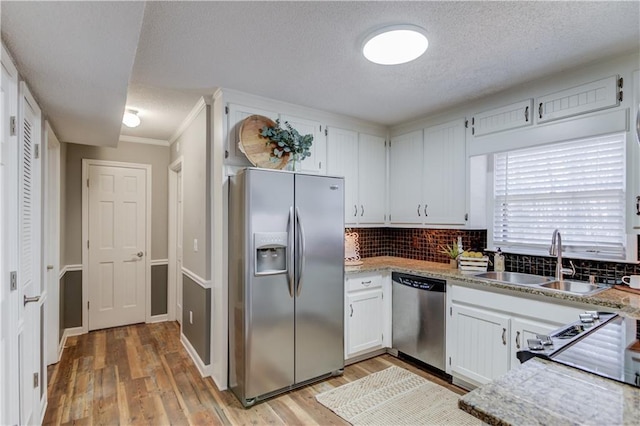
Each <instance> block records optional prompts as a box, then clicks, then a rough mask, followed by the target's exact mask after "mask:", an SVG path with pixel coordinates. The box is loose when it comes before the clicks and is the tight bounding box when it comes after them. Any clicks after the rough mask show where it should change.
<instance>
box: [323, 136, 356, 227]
mask: <svg viewBox="0 0 640 426" xmlns="http://www.w3.org/2000/svg"><path fill="white" fill-rule="evenodd" d="M327 134H328V136H327V173H328V174H329V175H332V176H344V222H345V225H352V224H356V223H357V221H358V214H359V210H358V133H357V132H354V131H353V130H345V129H340V128H337V127H329V128H328V129H327Z"/></svg>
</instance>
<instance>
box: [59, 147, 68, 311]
mask: <svg viewBox="0 0 640 426" xmlns="http://www.w3.org/2000/svg"><path fill="white" fill-rule="evenodd" d="M66 179H67V144H66V143H63V142H60V218H59V220H60V253H59V255H60V262H59V265H60V270H62V268H63V267H64V266H65V265H66V262H65V256H66V248H65V247H66V241H67V238H66V236H67V234H66V229H67V226H66V225H67V224H66V220H67V218H66V216H67V214H66V211H67V180H66ZM60 312H62V311H60Z"/></svg>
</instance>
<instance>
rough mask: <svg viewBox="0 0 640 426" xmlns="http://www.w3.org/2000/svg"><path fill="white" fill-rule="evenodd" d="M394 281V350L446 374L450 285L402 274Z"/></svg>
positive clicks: (394, 278)
mask: <svg viewBox="0 0 640 426" xmlns="http://www.w3.org/2000/svg"><path fill="white" fill-rule="evenodd" d="M391 279H392V283H393V284H392V285H393V289H392V290H393V298H392V300H393V311H392V312H393V313H392V317H393V322H392V324H393V325H392V327H393V330H392V331H393V335H392V346H393V349H395V350H397V351H398V352H399V353H401V354H405V355H409V356H410V357H412V358H415V359H417V360H419V361H422V362H424V363H426V364H428V365H430V366H432V367H435V368H437V369H439V370H441V371H444V369H445V349H444V348H445V318H446V315H445V303H446V301H445V296H446V291H447V282H446V281H445V280H441V279H436V278H427V277H419V276H415V275H409V274H402V273H399V272H393V273H392V274H391Z"/></svg>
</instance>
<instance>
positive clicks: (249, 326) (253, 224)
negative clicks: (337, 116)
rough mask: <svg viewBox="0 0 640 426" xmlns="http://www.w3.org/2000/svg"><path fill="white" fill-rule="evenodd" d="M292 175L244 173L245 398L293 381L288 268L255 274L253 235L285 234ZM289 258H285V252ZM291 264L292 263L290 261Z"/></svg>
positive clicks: (292, 334)
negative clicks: (245, 192) (274, 272)
mask: <svg viewBox="0 0 640 426" xmlns="http://www.w3.org/2000/svg"><path fill="white" fill-rule="evenodd" d="M293 183H294V181H293V175H292V174H289V173H275V172H269V171H262V170H253V169H249V170H247V171H246V191H248V193H247V198H246V200H247V201H246V202H247V206H246V212H247V213H246V214H247V215H248V216H247V222H246V223H247V226H248V229H247V235H248V236H250V237H249V238H247V239H246V240H245V244H246V250H247V251H248V253H246V256H245V259H248V260H249V262H248V264H247V270H245V271H244V273H245V277H246V283H247V285H246V287H245V288H246V294H245V297H246V300H245V303H244V306H245V312H244V321H245V324H246V326H245V333H246V341H245V342H244V347H245V357H246V361H245V362H246V370H245V374H244V377H245V392H244V393H245V398H246V399H251V398H255V397H257V396H260V395H264V394H267V393H270V392H273V391H276V390H278V389H282V388H285V387H287V386H291V385H292V384H293V383H294V352H295V348H294V344H295V341H294V325H295V323H294V309H295V305H294V298H293V297H292V295H291V294H290V291H289V282H288V274H287V271H286V270H285V271H283V273H282V274H275V275H265V276H256V274H255V268H256V264H255V262H256V260H255V259H256V256H255V253H254V252H255V251H256V250H258V249H257V248H256V247H255V243H253V242H254V241H255V239H254V238H252V237H251V236H253V235H256V234H257V233H265V232H266V233H280V232H286V231H287V229H288V225H289V220H290V219H289V211H290V208H291V207H292V206H293V202H294V200H293ZM287 257H289V256H287ZM288 267H289V268H290V267H292V265H288Z"/></svg>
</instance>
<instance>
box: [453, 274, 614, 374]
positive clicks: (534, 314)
mask: <svg viewBox="0 0 640 426" xmlns="http://www.w3.org/2000/svg"><path fill="white" fill-rule="evenodd" d="M514 294H516V293H515V292H508V291H499V292H497V291H491V290H484V289H480V288H477V287H467V286H466V285H459V284H456V283H455V282H451V281H450V282H449V283H448V285H447V309H448V314H449V315H448V316H447V347H446V353H447V355H446V356H447V359H448V364H447V370H446V371H447V373H449V374H451V375H452V376H453V377H454V379H459V380H461V381H463V382H465V383H468V384H470V385H473V386H481V385H484V384H486V383H488V382H490V381H492V380H493V379H495V378H497V377H499V376H501V375H502V374H504V373H506V372H507V371H509V370H510V369H511V368H515V367H517V366H519V365H520V361H519V360H518V358H517V356H516V354H517V353H518V351H520V350H524V349H526V348H527V339H531V338H535V335H536V334H549V332H551V331H553V330H555V329H557V328H560V327H561V326H563V325H565V324H568V323H570V322H574V321H577V320H578V315H579V314H580V313H583V312H584V311H585V310H598V308H597V307H594V306H589V305H586V304H572V305H568V304H566V302H564V301H561V300H558V303H554V302H549V301H546V300H545V301H543V300H540V299H539V298H536V297H535V296H527V295H523V296H519V295H514ZM600 310H602V309H600Z"/></svg>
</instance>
